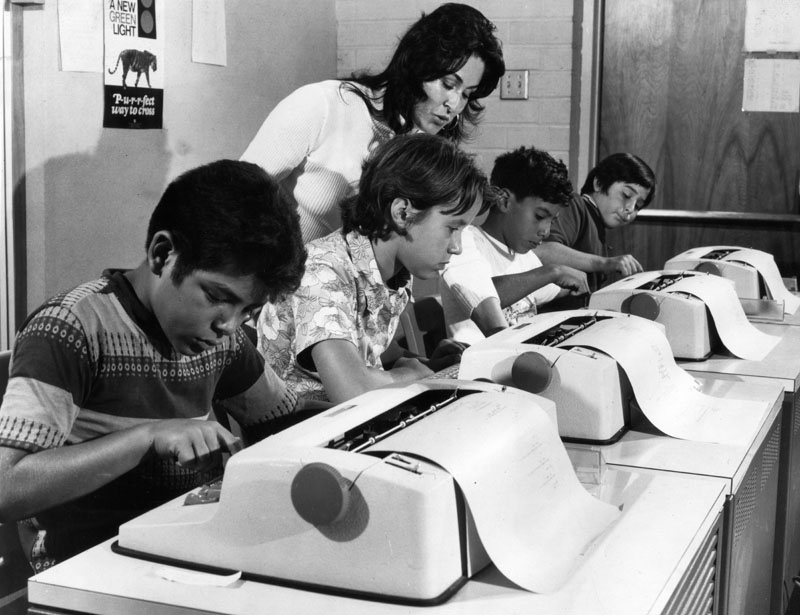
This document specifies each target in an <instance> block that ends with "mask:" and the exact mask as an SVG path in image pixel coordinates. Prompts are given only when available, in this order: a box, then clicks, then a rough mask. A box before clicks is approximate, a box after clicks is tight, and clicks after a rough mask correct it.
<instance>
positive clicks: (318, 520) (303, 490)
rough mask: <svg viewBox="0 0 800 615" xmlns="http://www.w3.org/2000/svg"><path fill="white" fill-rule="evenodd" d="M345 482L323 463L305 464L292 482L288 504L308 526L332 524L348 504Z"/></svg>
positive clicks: (347, 487) (344, 512) (340, 517)
mask: <svg viewBox="0 0 800 615" xmlns="http://www.w3.org/2000/svg"><path fill="white" fill-rule="evenodd" d="M349 482H350V481H348V480H347V479H346V478H344V477H343V476H342V475H341V474H339V471H338V470H337V469H336V468H334V467H333V466H330V465H328V464H327V463H309V464H308V465H305V466H303V467H302V468H301V469H300V471H299V472H298V473H297V474H296V475H295V477H294V480H293V481H292V492H291V493H292V505H293V506H294V509H295V510H296V511H297V514H298V515H300V516H301V517H302V518H303V519H304V520H305V521H308V522H309V523H311V524H312V525H330V524H331V523H336V522H337V521H340V520H341V519H342V518H343V517H344V516H345V515H346V514H347V509H348V507H349V506H350V484H349Z"/></svg>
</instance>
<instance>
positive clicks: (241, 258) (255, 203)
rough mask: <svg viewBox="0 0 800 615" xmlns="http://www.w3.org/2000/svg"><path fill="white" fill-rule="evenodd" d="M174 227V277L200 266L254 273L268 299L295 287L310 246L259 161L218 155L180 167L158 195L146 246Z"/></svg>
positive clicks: (300, 277)
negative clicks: (199, 163) (193, 165)
mask: <svg viewBox="0 0 800 615" xmlns="http://www.w3.org/2000/svg"><path fill="white" fill-rule="evenodd" d="M158 231H169V232H170V234H171V235H172V239H173V242H174V245H175V249H176V251H177V253H178V259H177V261H176V265H175V269H174V272H173V279H174V280H175V282H180V281H181V280H182V279H183V278H184V277H186V276H187V275H188V274H189V273H191V272H192V271H195V270H206V271H219V270H223V269H229V268H230V269H232V270H233V271H235V272H237V273H239V274H241V275H249V274H254V275H255V276H256V278H258V279H259V280H260V281H261V282H262V283H263V284H264V285H265V287H266V291H267V294H268V298H269V300H270V301H274V300H277V299H278V298H279V297H280V296H282V295H284V294H287V293H291V292H294V291H295V290H296V289H297V287H298V286H299V285H300V280H301V279H302V277H303V272H304V270H305V260H306V251H305V248H304V247H303V239H302V235H301V233H300V222H299V218H298V215H297V212H296V211H295V208H294V207H293V206H292V205H291V204H290V203H289V201H288V200H287V199H286V197H285V196H284V195H283V193H282V192H281V190H280V188H279V187H278V184H277V182H275V180H273V179H272V178H271V177H270V176H269V175H268V174H267V172H266V171H264V169H262V168H261V167H260V166H258V165H256V164H253V163H250V162H241V161H238V160H218V161H216V162H212V163H210V164H206V165H203V166H200V167H197V168H195V169H192V170H190V171H187V172H185V173H183V174H182V175H181V176H180V177H178V178H177V179H175V180H174V181H173V182H172V183H170V185H169V186H167V189H166V190H165V191H164V194H163V195H162V196H161V200H160V201H159V202H158V205H156V208H155V210H154V211H153V214H152V216H151V217H150V224H149V226H148V229H147V243H146V245H147V246H149V245H150V242H151V241H152V239H153V236H154V235H155V234H156V233H157V232H158Z"/></svg>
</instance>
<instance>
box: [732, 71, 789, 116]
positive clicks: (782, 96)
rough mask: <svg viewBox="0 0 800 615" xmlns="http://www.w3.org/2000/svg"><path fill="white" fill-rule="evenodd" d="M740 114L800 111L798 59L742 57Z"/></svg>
mask: <svg viewBox="0 0 800 615" xmlns="http://www.w3.org/2000/svg"><path fill="white" fill-rule="evenodd" d="M742 111H761V112H773V113H797V112H798V111H800V60H789V59H756V58H746V59H745V61H744V83H743V84H742Z"/></svg>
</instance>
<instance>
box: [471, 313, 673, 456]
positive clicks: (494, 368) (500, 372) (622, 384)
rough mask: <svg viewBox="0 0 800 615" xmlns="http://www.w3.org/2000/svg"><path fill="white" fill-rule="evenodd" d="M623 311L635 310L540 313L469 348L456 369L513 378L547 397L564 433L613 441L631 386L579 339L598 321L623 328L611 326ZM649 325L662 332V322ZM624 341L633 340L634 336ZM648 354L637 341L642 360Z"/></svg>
mask: <svg viewBox="0 0 800 615" xmlns="http://www.w3.org/2000/svg"><path fill="white" fill-rule="evenodd" d="M625 318H638V317H636V316H629V315H626V314H622V313H620V312H613V311H608V310H588V309H579V310H564V311H561V312H549V313H545V314H539V315H537V316H535V317H533V318H532V319H531V320H528V321H526V322H522V323H519V324H517V325H515V326H514V327H510V328H508V329H504V330H503V331H500V332H498V333H495V334H494V335H492V336H491V337H488V338H486V339H485V340H481V341H480V342H477V343H475V344H473V345H472V346H470V347H469V348H467V349H466V350H465V351H464V354H463V355H462V356H461V365H460V368H459V374H458V377H459V378H461V379H465V380H476V379H480V380H487V381H490V382H495V383H498V384H505V385H509V386H515V387H517V388H521V389H523V390H525V391H529V392H531V393H537V394H539V395H541V396H542V397H546V398H547V399H551V400H552V401H554V402H555V404H556V409H557V413H558V432H559V434H560V436H561V438H562V439H563V440H565V441H575V442H588V443H611V442H615V441H616V440H618V439H619V438H621V437H622V435H624V433H625V431H626V430H627V429H628V428H629V426H630V410H631V405H632V404H635V398H634V395H633V391H632V388H631V385H630V382H629V381H628V378H627V376H626V375H625V372H624V370H623V369H622V368H621V367H620V366H619V364H618V363H617V361H616V360H614V359H613V358H612V357H610V356H608V355H607V354H604V353H603V352H600V351H598V350H596V349H594V348H592V347H588V346H581V332H582V331H584V330H586V329H588V328H591V327H593V326H595V325H596V324H598V323H600V322H604V323H605V324H606V325H607V326H608V325H610V330H611V331H612V334H615V335H620V336H625V335H626V333H625V331H624V327H622V326H620V327H618V328H617V327H615V326H614V324H615V321H616V320H619V319H625ZM619 322H620V325H621V324H622V320H619ZM650 325H651V326H653V327H658V328H660V329H661V333H662V334H663V326H662V325H659V324H656V323H650ZM617 329H618V330H617ZM615 330H616V333H613V332H614V331H615ZM630 344H631V345H633V346H634V347H635V345H636V344H637V340H636V339H631V341H630ZM647 360H648V357H647V354H646V349H644V348H643V349H642V361H647Z"/></svg>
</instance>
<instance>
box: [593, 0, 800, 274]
mask: <svg viewBox="0 0 800 615" xmlns="http://www.w3.org/2000/svg"><path fill="white" fill-rule="evenodd" d="M745 4H746V3H745V0H724V1H722V0H672V1H670V2H663V1H662V0H605V10H604V20H605V21H604V28H603V36H604V41H603V60H602V86H601V87H602V90H601V111H600V140H599V151H598V159H601V158H603V157H604V156H607V155H608V154H611V153H613V152H618V151H629V152H632V153H635V154H637V155H639V156H641V157H642V158H643V159H645V160H646V161H647V162H648V163H649V164H650V166H652V167H653V170H654V171H655V172H656V176H657V179H658V182H659V185H658V188H657V193H656V197H655V199H654V202H653V203H652V205H651V206H650V210H649V211H648V210H645V212H643V213H642V214H641V215H640V219H639V220H637V222H636V223H634V224H633V225H631V226H630V227H628V228H626V229H623V230H622V231H619V232H617V233H615V235H614V237H612V238H611V240H612V245H613V246H614V248H615V252H618V253H624V252H630V253H632V254H634V255H636V256H637V258H639V260H640V261H641V262H642V264H643V265H644V266H645V267H646V268H647V269H659V268H661V266H662V265H663V263H664V261H665V260H667V259H668V258H669V257H670V256H673V255H674V254H676V253H678V252H681V251H683V250H685V249H688V248H691V247H697V246H703V245H740V246H744V247H752V248H756V249H759V250H764V251H766V252H770V253H772V254H773V255H774V256H775V259H776V261H777V263H778V266H779V268H780V269H781V272H782V273H783V274H784V275H796V274H797V273H798V272H799V271H800V235H798V230H800V185H799V184H800V114H797V113H746V112H743V111H742V83H743V74H744V59H745V57H746V54H744V53H743V45H744V24H745ZM662 210H667V211H662Z"/></svg>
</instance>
